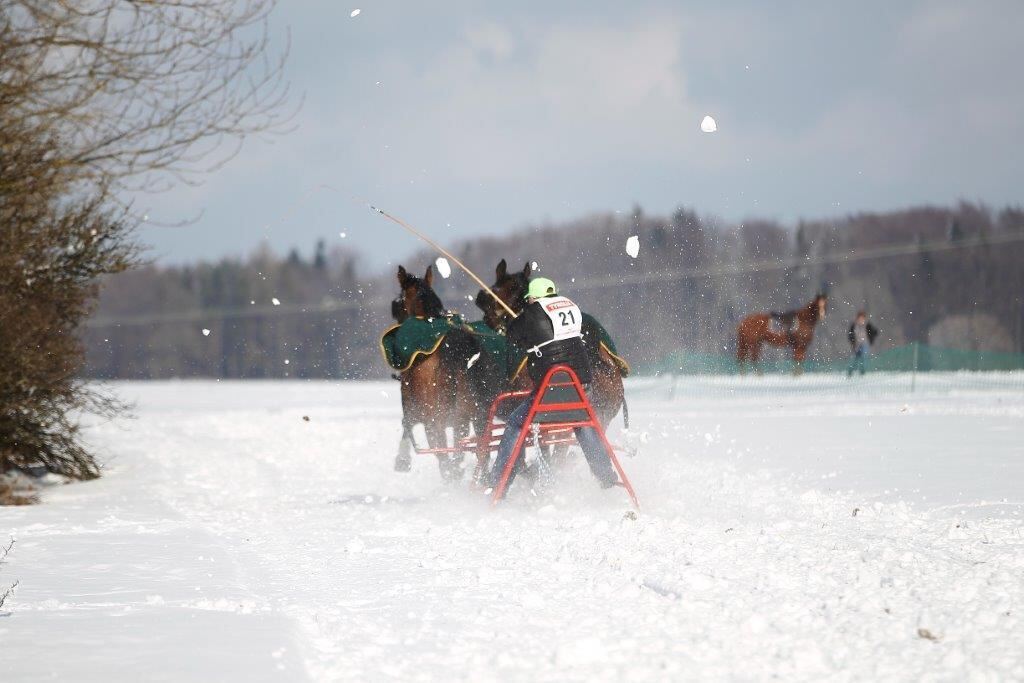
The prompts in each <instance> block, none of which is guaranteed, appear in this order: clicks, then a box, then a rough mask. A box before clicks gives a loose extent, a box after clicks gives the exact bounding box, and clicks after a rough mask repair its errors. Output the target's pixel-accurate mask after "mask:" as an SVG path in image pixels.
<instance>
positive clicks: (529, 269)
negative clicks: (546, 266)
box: [523, 261, 533, 279]
mask: <svg viewBox="0 0 1024 683" xmlns="http://www.w3.org/2000/svg"><path fill="white" fill-rule="evenodd" d="M532 273H533V265H532V264H531V263H530V262H529V261H527V262H526V265H525V266H523V275H524V276H525V277H526V279H530V275H531V274H532Z"/></svg>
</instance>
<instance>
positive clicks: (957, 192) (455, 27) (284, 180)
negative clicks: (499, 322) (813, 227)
mask: <svg viewBox="0 0 1024 683" xmlns="http://www.w3.org/2000/svg"><path fill="white" fill-rule="evenodd" d="M357 8H359V9H361V12H360V13H359V15H358V16H356V17H355V18H352V17H350V13H351V12H352V10H354V9H357ZM274 22H275V23H274V27H273V29H274V32H275V35H276V36H277V37H279V38H280V39H281V40H282V42H283V40H284V38H285V37H286V32H287V31H290V35H291V44H292V47H291V58H290V61H289V65H288V74H289V78H290V80H291V81H292V83H293V87H294V89H295V90H296V91H297V92H301V93H304V96H305V103H304V105H303V107H302V109H301V111H300V112H299V114H298V116H297V117H296V119H295V121H294V123H295V124H296V130H295V131H294V132H292V133H290V134H288V135H286V136H283V137H277V138H273V139H271V140H269V141H268V140H264V139H252V140H250V141H248V143H247V145H246V147H245V148H244V150H243V152H242V153H241V154H240V155H239V156H238V157H237V158H235V159H234V160H233V161H232V162H231V163H230V164H228V165H227V166H226V167H225V168H223V169H221V170H220V171H218V172H217V173H216V174H215V175H213V176H210V177H208V178H207V180H206V181H205V183H204V184H203V185H202V186H201V187H198V188H193V187H181V188H178V189H176V190H174V191H172V192H170V193H167V194H164V195H160V196H157V197H145V198H141V199H138V200H137V202H138V205H140V206H148V207H150V210H149V214H150V216H151V218H152V219H153V220H163V221H174V220H179V219H181V218H185V217H187V216H191V215H194V214H195V213H196V212H197V211H203V215H202V218H201V219H200V220H199V221H197V222H196V223H194V224H192V225H189V226H187V227H179V228H167V227H147V228H145V229H143V230H142V231H141V234H140V236H141V238H142V240H143V241H144V242H146V243H147V244H149V245H151V246H152V247H153V250H152V251H151V252H150V256H151V257H154V258H156V259H157V260H158V261H162V262H168V263H171V262H174V263H180V262H184V261H192V260H197V259H207V260H210V259H216V258H219V257H221V256H224V255H245V254H248V253H250V252H252V251H253V250H254V249H255V248H256V247H257V246H258V245H259V243H260V242H261V241H264V240H266V241H267V242H268V243H269V244H270V246H271V247H273V248H274V249H275V250H277V251H279V252H282V253H283V252H285V251H286V250H287V249H289V248H291V247H292V246H298V247H299V248H300V250H301V251H302V252H303V253H305V254H309V253H310V252H311V250H312V247H313V244H314V242H315V241H316V239H317V238H318V237H324V238H326V239H327V241H328V245H329V246H333V245H337V244H344V245H347V246H349V247H352V248H355V249H358V250H359V251H361V252H362V253H363V254H364V255H365V256H366V258H367V261H368V264H369V265H373V266H376V265H382V264H383V263H385V262H389V261H392V260H394V259H396V258H399V257H401V256H403V255H406V254H408V253H409V252H411V251H413V250H414V249H416V248H417V247H418V246H419V245H418V244H416V243H415V242H414V241H413V238H411V237H408V236H406V235H404V234H401V233H400V232H397V228H395V227H393V226H392V225H391V224H389V223H387V222H385V221H384V220H383V219H382V218H380V217H379V216H375V215H373V214H372V213H370V212H369V211H368V210H366V209H365V208H363V207H362V206H360V205H359V204H358V203H357V202H354V201H353V200H352V199H350V198H351V197H358V198H365V199H368V200H370V201H373V202H374V203H377V204H379V205H380V206H382V207H384V208H385V209H387V210H389V211H391V212H393V213H396V214H398V215H399V216H401V217H403V218H405V219H407V220H409V221H410V222H412V223H413V224H414V225H416V226H417V227H419V228H421V229H423V230H426V231H427V232H429V233H431V234H432V235H434V236H435V237H436V238H438V239H440V240H443V241H449V242H453V241H455V239H457V238H459V237H464V236H469V235H473V234H481V233H502V232H505V231H509V230H512V229H514V228H516V227H517V226H522V225H523V224H525V223H527V222H532V221H541V220H545V219H549V220H560V219H565V218H571V217H576V216H579V215H583V214H587V213H591V212H593V211H603V210H615V209H621V210H627V209H629V208H630V207H631V206H632V205H633V203H634V202H638V203H639V204H640V205H641V206H643V207H644V209H645V210H646V211H647V212H648V213H657V212H665V213H667V212H669V211H671V210H672V208H673V207H675V206H677V205H680V204H683V205H686V206H690V207H694V208H696V209H697V210H698V212H700V213H701V214H714V215H717V216H721V217H723V218H726V219H729V220H740V219H742V218H744V217H746V216H761V217H768V218H776V219H780V220H783V221H786V222H791V221H794V220H795V219H796V218H797V217H801V216H805V217H825V216H834V215H842V214H844V213H847V212H852V211H859V210H885V209H892V208H898V207H904V206H908V205H912V204H920V203H925V202H928V203H938V204H950V203H953V202H955V201H957V200H958V199H961V198H965V199H970V200H981V201H985V202H988V203H991V204H993V205H1002V204H1007V203H1014V204H1019V203H1021V202H1022V201H1024V191H1022V188H1024V161H1022V159H1024V48H1022V42H1021V41H1022V36H1024V2H1021V1H1020V0H1007V1H1006V2H977V3H974V2H971V3H968V2H963V1H962V0H957V1H951V2H892V1H891V0H889V1H885V2H864V1H858V2H829V3H819V2H811V1H809V0H808V1H805V2H792V3H790V2H772V3H765V2H732V3H717V2H701V3H686V2H667V1H666V2H660V1H655V0H651V1H643V0H630V1H629V2H623V1H621V0H620V1H618V2H602V1H600V0H585V1H580V2H574V1H565V0H562V1H559V2H551V1H550V0H546V1H543V2H525V1H522V0H517V1H516V2H507V1H504V0H501V1H498V0H495V1H492V2H472V1H469V0H454V1H452V0H445V1H439V2H419V1H416V2H413V1H411V0H410V1H407V2H396V1H386V0H343V1H341V2H338V1H337V0H335V1H333V2H319V1H313V0H302V1H301V2H293V1H291V0H285V1H283V2H281V5H280V7H278V9H277V11H276V15H275V17H274ZM705 114H710V115H712V116H714V117H715V119H716V120H717V122H718V126H719V130H718V132H716V133H713V134H707V133H702V132H701V130H700V121H701V119H702V118H703V116H704V115H705ZM322 184H329V185H331V186H333V187H335V188H338V190H339V192H332V191H320V192H313V190H314V189H315V188H316V187H318V186H319V185H322ZM341 232H344V233H345V234H346V237H345V238H341V237H340V236H339V233H341ZM581 248H585V247H584V246H583V245H581Z"/></svg>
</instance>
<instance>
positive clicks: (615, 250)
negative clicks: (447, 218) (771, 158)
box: [86, 203, 1024, 379]
mask: <svg viewBox="0 0 1024 683" xmlns="http://www.w3.org/2000/svg"><path fill="white" fill-rule="evenodd" d="M633 235H635V236H637V238H638V241H639V243H640V252H639V254H638V256H637V257H636V258H632V257H630V256H629V255H628V254H626V251H625V243H626V240H627V239H628V238H629V237H630V236H633ZM438 237H440V235H438ZM452 248H453V253H456V254H457V255H458V256H459V258H460V259H462V260H463V261H465V262H466V263H467V264H468V265H469V266H470V267H471V268H473V269H474V271H476V272H477V273H478V274H480V275H481V276H482V277H483V278H484V279H485V280H490V279H491V278H493V272H494V267H495V265H496V263H497V262H498V260H500V259H502V258H505V259H507V260H508V261H509V263H510V264H511V266H515V267H521V264H526V263H531V264H532V263H536V264H537V269H538V270H537V272H538V273H540V274H543V275H545V276H549V277H552V278H553V279H555V280H556V281H557V282H558V283H560V285H561V286H562V288H563V290H564V291H565V292H566V293H569V294H570V296H572V297H573V298H574V299H575V300H577V301H578V302H579V303H580V304H581V306H582V307H583V308H584V309H585V310H588V311H590V312H592V313H593V314H594V315H596V316H597V317H598V318H599V319H600V320H601V321H602V323H603V324H604V325H605V326H606V327H607V329H608V330H609V332H610V333H611V334H612V336H613V337H614V338H615V340H616V342H617V344H618V345H619V350H620V351H621V352H622V353H623V354H624V355H625V356H626V357H627V359H629V360H630V361H631V362H632V363H633V364H634V365H637V366H640V367H642V366H644V365H650V364H654V363H656V362H657V361H658V360H659V359H661V358H663V357H664V356H666V355H667V354H668V353H670V352H673V351H677V350H686V351H694V352H700V353H715V354H732V353H733V351H734V344H735V341H734V338H733V337H734V333H735V327H736V324H737V323H738V321H739V319H740V318H741V317H742V316H743V315H745V314H747V313H750V312H755V311H766V310H786V309H792V308H796V307H798V306H801V305H803V304H804V303H806V302H807V301H809V300H810V299H811V298H812V297H813V296H814V294H815V293H816V292H818V291H820V290H822V289H827V290H828V293H829V295H830V316H829V317H828V318H827V319H826V321H825V322H824V323H823V325H822V327H821V328H820V329H819V332H818V334H817V336H816V339H815V343H814V345H813V346H812V354H813V356H812V357H813V358H817V359H820V360H825V359H832V358H836V357H838V356H841V355H844V354H845V353H847V351H848V346H847V341H846V325H847V323H848V321H849V320H850V319H851V318H852V317H853V315H854V314H855V312H856V311H857V310H858V309H860V308H865V309H867V310H868V311H869V313H870V314H871V316H872V319H873V320H874V321H875V324H876V325H878V326H879V327H880V328H881V329H882V340H881V342H880V344H881V346H882V347H883V348H884V347H885V346H886V345H901V344H904V343H907V342H910V341H920V342H927V343H932V344H936V345H940V346H947V347H952V348H960V349H969V350H992V351H1017V352H1022V351H1024V348H1022V339H1021V324H1022V317H1024V302H1022V292H1024V275H1022V270H1024V269H1022V268H1021V264H1022V263H1024V210H1021V209H1020V208H1013V207H1009V208H1005V209H1002V210H999V211H994V210H992V209H989V208H987V207H984V206H980V205H976V204H970V203H961V204H960V205H958V206H955V207H949V208H941V207H918V208H911V209H907V210H903V211H893V212H887V213H861V214H854V215H850V216H847V217H845V218H841V219H838V220H828V221H801V222H800V223H798V224H797V225H796V226H795V227H787V226H783V225H781V224H779V223H777V222H774V221H769V220H746V221H743V222H740V223H728V222H724V221H719V220H716V219H714V218H708V217H702V216H700V215H698V214H697V213H696V212H695V211H694V210H692V209H687V208H680V209H678V210H677V211H675V212H674V213H673V214H672V215H670V216H660V215H653V214H647V213H645V212H644V211H643V210H642V209H641V208H640V207H634V208H633V209H632V210H631V211H628V212H625V213H605V214H595V215H591V216H587V217H583V218H580V219H577V220H573V221H569V222H566V223H562V224H554V225H536V226H528V227H526V228H523V229H522V230H520V231H517V232H515V233H514V234H510V235H509V236H507V237H503V238H496V237H486V238H479V239H469V240H463V241H461V242H459V243H457V244H454V245H452ZM436 257H437V254H435V253H433V252H431V251H429V250H423V251H420V252H418V253H416V254H413V255H411V256H410V257H408V258H407V259H405V260H404V261H403V263H404V265H406V266H407V267H408V268H410V269H411V270H413V271H414V272H418V271H420V270H422V269H424V268H425V267H426V266H427V265H428V264H431V263H433V261H434V259H435V258H436ZM359 263H360V259H359V256H358V253H357V252H353V251H341V250H337V251H334V252H331V253H325V248H324V245H323V243H322V242H321V243H319V244H318V245H317V246H316V248H315V249H314V250H313V252H312V253H311V254H310V255H308V256H306V255H302V254H300V253H299V252H298V251H297V250H293V251H292V252H291V253H290V254H289V255H287V256H285V257H279V256H275V255H274V254H272V253H271V252H269V251H268V250H266V249H260V250H258V251H257V252H256V253H254V254H253V255H252V256H250V257H249V258H246V259H224V260H221V261H219V262H217V263H211V264H196V265H191V266H174V267H160V266H149V267H146V268H142V269H138V270H135V271H133V272H130V273H125V274H122V275H116V276H113V277H111V278H109V279H108V281H107V282H106V283H105V286H104V290H103V295H102V297H101V301H100V307H99V310H98V312H97V316H96V318H95V320H94V324H93V325H92V326H91V327H90V328H89V329H88V331H87V334H86V340H87V348H88V366H87V368H88V370H87V372H88V374H89V376H92V377H102V378H133V379H141V378H166V377H226V378H284V377H299V378H355V379H362V378H380V377H385V376H387V374H388V372H389V371H388V369H387V367H386V366H385V365H384V364H383V362H382V361H381V359H380V354H379V352H378V349H377V340H378V337H379V334H380V332H381V331H382V330H383V329H384V328H385V327H386V326H387V325H388V324H389V323H390V318H389V313H390V307H389V301H390V299H391V298H392V297H393V296H394V295H395V294H396V293H397V286H396V285H395V283H394V275H393V273H391V272H386V273H382V272H362V271H361V270H360V268H359ZM435 285H436V289H437V290H438V293H439V294H440V296H441V298H442V300H443V301H444V302H445V304H446V305H447V306H448V307H449V308H450V309H452V310H455V311H457V312H460V313H462V314H463V315H465V316H466V317H467V318H469V319H476V318H477V317H478V311H477V310H476V309H475V307H474V306H473V304H472V301H471V299H472V298H473V297H474V296H475V294H476V287H475V286H473V285H472V283H471V282H470V281H469V280H468V278H466V277H464V276H462V275H461V274H454V275H453V276H452V277H451V278H450V279H448V280H445V279H441V278H436V281H435ZM275 300H276V301H277V302H278V303H277V304H274V301H275Z"/></svg>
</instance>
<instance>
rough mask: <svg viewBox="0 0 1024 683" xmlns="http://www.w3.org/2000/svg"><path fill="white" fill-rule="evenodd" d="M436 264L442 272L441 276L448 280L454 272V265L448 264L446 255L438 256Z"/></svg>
mask: <svg viewBox="0 0 1024 683" xmlns="http://www.w3.org/2000/svg"><path fill="white" fill-rule="evenodd" d="M434 264H435V265H436V266H437V272H438V273H440V274H441V277H443V278H444V279H446V280H447V279H448V277H449V276H450V275H451V274H452V267H451V266H450V265H448V259H446V258H445V257H444V256H438V257H437V260H436V261H434Z"/></svg>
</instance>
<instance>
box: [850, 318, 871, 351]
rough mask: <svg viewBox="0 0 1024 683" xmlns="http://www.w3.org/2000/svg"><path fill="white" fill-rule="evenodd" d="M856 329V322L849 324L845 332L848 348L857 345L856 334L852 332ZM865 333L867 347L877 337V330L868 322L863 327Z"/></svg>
mask: <svg viewBox="0 0 1024 683" xmlns="http://www.w3.org/2000/svg"><path fill="white" fill-rule="evenodd" d="M856 327H857V321H856V320H855V321H853V322H852V323H850V329H849V330H847V332H846V338H847V339H848V340H849V341H850V346H856V345H857V333H856V332H855V331H854V330H855V329H856ZM865 328H866V332H867V333H868V346H871V345H873V344H874V343H875V337H877V336H878V328H877V327H875V326H874V325H872V324H871V321H870V320H869V321H868V322H867V324H866V325H865Z"/></svg>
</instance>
